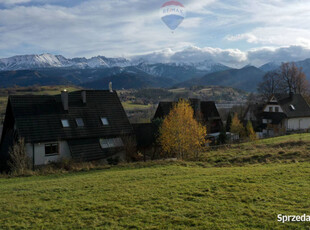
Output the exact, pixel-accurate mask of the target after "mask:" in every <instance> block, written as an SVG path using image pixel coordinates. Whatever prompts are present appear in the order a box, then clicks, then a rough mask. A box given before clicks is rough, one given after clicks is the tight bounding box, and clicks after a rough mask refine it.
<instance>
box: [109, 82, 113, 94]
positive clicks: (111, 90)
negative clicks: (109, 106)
mask: <svg viewBox="0 0 310 230" xmlns="http://www.w3.org/2000/svg"><path fill="white" fill-rule="evenodd" d="M109 90H110V93H113V89H112V82H110V83H109Z"/></svg>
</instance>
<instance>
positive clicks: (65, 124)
mask: <svg viewBox="0 0 310 230" xmlns="http://www.w3.org/2000/svg"><path fill="white" fill-rule="evenodd" d="M61 124H62V127H64V128H67V127H70V125H69V121H68V120H67V119H62V120H61Z"/></svg>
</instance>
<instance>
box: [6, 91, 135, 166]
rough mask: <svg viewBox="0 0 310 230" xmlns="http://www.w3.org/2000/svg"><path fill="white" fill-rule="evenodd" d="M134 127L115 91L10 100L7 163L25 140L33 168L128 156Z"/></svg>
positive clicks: (7, 114)
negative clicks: (127, 142)
mask: <svg viewBox="0 0 310 230" xmlns="http://www.w3.org/2000/svg"><path fill="white" fill-rule="evenodd" d="M131 135H133V128H132V126H131V124H130V123H129V120H128V118H127V116H126V113H125V111H124V109H123V107H122V104H121V102H120V100H119V98H118V95H117V93H116V92H115V91H112V90H111V91H109V90H83V91H76V92H72V93H68V92H66V91H63V92H61V94H60V95H56V96H45V95H37V96H35V95H19V96H17V95H16V96H15V95H14V96H9V99H8V104H7V109H6V116H5V121H4V125H3V133H2V138H1V152H0V156H1V159H0V160H1V162H2V163H4V162H6V161H7V159H8V158H9V155H8V154H9V148H10V147H12V145H13V144H14V143H15V142H16V141H17V140H18V139H19V138H23V139H24V140H25V145H26V151H27V155H28V157H29V158H30V159H31V162H32V163H33V165H44V164H48V163H49V162H55V161H59V160H61V159H63V158H68V159H74V160H78V161H92V160H99V159H108V158H115V157H119V158H120V159H124V158H125V148H124V138H125V137H128V136H131Z"/></svg>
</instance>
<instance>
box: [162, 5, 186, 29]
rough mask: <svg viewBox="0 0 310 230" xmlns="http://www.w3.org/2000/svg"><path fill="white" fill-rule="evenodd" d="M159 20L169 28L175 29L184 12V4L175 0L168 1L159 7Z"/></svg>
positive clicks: (181, 20) (184, 14)
mask: <svg viewBox="0 0 310 230" xmlns="http://www.w3.org/2000/svg"><path fill="white" fill-rule="evenodd" d="M160 16H161V20H163V22H164V23H165V24H166V25H167V26H168V27H169V28H170V29H171V30H175V29H176V28H178V26H179V25H180V24H181V23H182V22H183V20H184V18H185V16H186V12H185V8H184V6H183V5H182V4H181V3H179V2H177V1H169V2H166V3H165V4H163V5H162V7H161V8H160Z"/></svg>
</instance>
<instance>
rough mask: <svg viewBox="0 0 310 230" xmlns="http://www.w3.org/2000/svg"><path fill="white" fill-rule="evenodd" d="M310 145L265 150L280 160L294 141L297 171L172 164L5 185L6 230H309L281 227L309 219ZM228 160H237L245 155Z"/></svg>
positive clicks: (1, 200) (2, 220)
mask: <svg viewBox="0 0 310 230" xmlns="http://www.w3.org/2000/svg"><path fill="white" fill-rule="evenodd" d="M309 140H310V135H309V134H304V135H293V136H287V137H280V138H275V139H267V140H262V141H259V142H258V144H259V145H277V148H274V149H275V150H276V149H277V151H278V152H279V153H277V154H278V155H281V154H283V153H282V152H283V150H281V148H285V146H282V147H281V145H283V144H285V143H288V141H290V143H293V142H294V141H295V142H296V143H298V142H299V141H304V142H306V145H304V146H301V145H300V143H299V144H298V145H292V144H288V145H287V146H286V147H287V148H290V150H291V151H292V152H291V153H290V154H288V155H289V156H290V157H294V156H295V161H294V162H295V163H290V164H280V163H272V164H265V163H264V164H256V165H252V166H251V165H247V166H243V167H210V166H208V165H206V164H204V163H203V162H198V163H189V162H167V161H165V162H149V163H145V164H143V163H138V164H128V165H126V166H124V165H123V166H118V167H114V168H111V169H109V170H94V171H89V172H85V171H84V172H75V173H65V172H63V173H61V174H54V175H49V176H32V177H18V178H10V179H7V178H0V193H1V196H0V206H1V211H0V228H1V229H42V228H44V229H55V228H61V229H68V228H70V229H85V228H87V229H93V228H98V229H129V228H131V229H306V228H307V226H308V223H306V222H291V223H279V222H277V215H278V214H287V215H289V214H297V215H302V214H303V213H307V212H308V211H309V206H310V200H309V192H308V188H309V186H310V180H309V174H310V163H309V162H304V163H298V162H297V159H298V158H296V157H298V153H297V152H296V151H295V152H294V149H296V146H298V147H301V148H305V149H307V148H309V147H307V145H308V144H309ZM295 142H294V143H295ZM296 143H295V144H296ZM247 148H249V150H250V148H251V145H248V146H247ZM260 151H262V154H267V153H269V152H263V151H264V149H262V148H260ZM280 151H282V152H281V153H280ZM285 151H286V150H284V153H285ZM288 153H289V152H288ZM233 154H235V155H233ZM227 155H228V156H229V157H238V151H236V152H235V153H228V154H227ZM55 220H57V221H55Z"/></svg>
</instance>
